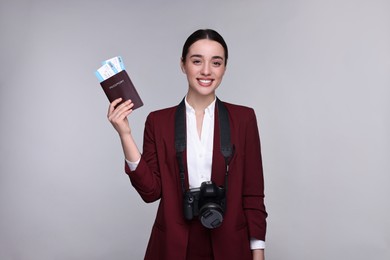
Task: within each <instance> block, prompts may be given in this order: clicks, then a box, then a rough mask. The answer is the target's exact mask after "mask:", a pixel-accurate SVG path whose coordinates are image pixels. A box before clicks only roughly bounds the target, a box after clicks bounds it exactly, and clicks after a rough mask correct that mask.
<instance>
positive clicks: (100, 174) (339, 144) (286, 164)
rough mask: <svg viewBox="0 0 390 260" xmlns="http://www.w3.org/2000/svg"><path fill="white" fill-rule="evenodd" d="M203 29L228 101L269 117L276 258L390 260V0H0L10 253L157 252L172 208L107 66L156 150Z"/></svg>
mask: <svg viewBox="0 0 390 260" xmlns="http://www.w3.org/2000/svg"><path fill="white" fill-rule="evenodd" d="M198 28H214V29H216V30H218V31H219V32H220V33H221V34H222V35H223V36H224V37H225V40H226V41H227V43H228V46H229V48H230V54H231V56H230V60H229V64H228V69H227V72H226V76H225V79H224V82H223V84H222V85H221V86H220V89H219V90H218V95H219V97H220V98H221V99H223V100H226V101H229V102H233V103H238V104H245V105H248V106H251V107H253V108H254V109H255V110H256V113H257V116H258V121H259V128H260V133H261V140H262V151H263V160H264V170H265V182H266V203H267V210H268V212H269V219H268V223H269V228H268V234H267V242H266V243H267V249H266V256H267V259H271V260H280V259H288V260H302V259H310V260H311V259H316V260H322V259H323V260H325V259H340V260H345V259H355V260H359V259H362V260H363V259H364V260H366V259H375V260H385V259H390V205H389V197H390V189H389V184H390V175H389V173H390V163H389V162H390V160H389V155H390V148H389V147H390V142H389V133H390V105H389V104H390V102H389V97H390V73H389V72H390V2H389V1H388V0H382V1H381V0H366V1H364V0H354V1H353V0H338V1H336V0H327V1H325V0H317V1H310V0H300V1H298V0H296V1H292V0H263V1H232V0H230V1H227V0H224V1H179V0H169V1H167V0H164V1H163V0H161V1H150V0H149V1H101V0H97V1H96V0H95V1H73V0H72V1H70V0H68V1H48V0H47V1H45V0H36V1H28V0H13V1H4V0H3V1H1V3H0V37H1V40H0V47H1V48H0V55H1V56H0V86H1V88H0V116H1V126H0V130H1V134H0V142H1V145H0V160H1V161H0V172H1V174H0V259H2V260H11V259H12V260H19V259H20V260H25V259H28V260H46V259H47V260H52V259H59V260H61V259H64V260H70V259H142V258H143V254H144V251H145V247H146V244H147V240H148V238H149V233H150V229H151V225H152V223H153V220H154V217H155V212H156V206H157V203H154V204H149V205H147V204H145V203H143V202H142V200H141V199H140V197H139V196H138V194H137V193H136V192H135V191H134V189H133V188H132V187H131V185H130V184H129V181H128V178H127V176H126V175H125V174H124V173H123V155H122V151H121V148H120V143H119V139H118V137H117V134H116V132H115V131H114V130H113V128H112V127H111V125H110V124H109V122H108V121H107V119H106V113H107V108H108V102H107V99H106V97H105V95H104V94H103V91H102V90H101V89H100V86H99V84H98V81H97V80H96V78H95V76H94V74H93V72H94V71H95V69H97V68H98V67H99V66H100V62H101V61H102V60H105V59H107V58H111V57H113V56H116V55H121V56H122V57H123V58H124V61H125V64H126V66H127V70H128V72H129V74H130V76H131V78H132V80H133V82H134V84H135V85H136V87H137V89H138V91H139V93H140V95H141V96H142V98H143V100H144V102H145V106H144V107H143V108H141V109H139V110H138V111H136V112H135V113H134V114H133V115H132V116H131V117H130V121H131V125H132V129H133V132H134V135H135V137H136V139H137V142H138V144H139V146H140V147H141V146H142V134H143V127H144V121H145V118H146V116H147V114H148V113H149V112H150V111H152V110H155V109H158V108H162V107H167V106H171V105H174V104H177V103H178V102H179V100H180V99H181V98H182V97H183V96H184V94H185V92H186V89H187V84H186V78H185V76H184V75H183V74H182V72H181V71H180V68H179V58H180V54H181V48H182V45H183V43H184V40H185V39H186V37H187V36H188V35H189V34H190V33H192V32H193V31H194V30H196V29H198Z"/></svg>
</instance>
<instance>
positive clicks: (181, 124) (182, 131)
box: [175, 98, 233, 194]
mask: <svg viewBox="0 0 390 260" xmlns="http://www.w3.org/2000/svg"><path fill="white" fill-rule="evenodd" d="M216 105H217V115H218V123H219V132H220V146H221V153H222V155H223V157H224V158H225V169H226V171H225V190H226V191H227V187H228V174H229V163H230V158H231V156H232V154H233V148H232V145H231V142H230V124H229V114H228V111H227V109H226V107H225V105H224V104H223V103H222V101H220V100H219V99H218V98H216ZM186 134H187V130H186V106H185V101H184V99H183V100H182V101H181V102H180V104H179V106H178V107H177V110H176V115H175V148H176V158H177V162H178V164H179V170H180V180H181V187H182V190H183V194H184V193H185V184H184V183H185V166H184V162H183V154H184V151H185V149H186V144H187V139H186V136H187V135H186Z"/></svg>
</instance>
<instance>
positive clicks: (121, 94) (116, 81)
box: [100, 70, 144, 110]
mask: <svg viewBox="0 0 390 260" xmlns="http://www.w3.org/2000/svg"><path fill="white" fill-rule="evenodd" d="M100 85H101V86H102V88H103V91H104V93H105V94H106V96H107V98H108V100H109V101H110V103H111V102H112V101H114V100H115V99H117V98H122V101H121V102H120V103H119V104H118V105H120V104H122V103H123V102H125V101H126V100H129V99H131V101H132V102H133V103H134V106H133V108H132V109H133V110H135V109H137V108H139V107H142V106H143V105H144V103H143V102H142V100H141V97H140V96H139V95H138V92H137V90H136V88H135V87H134V85H133V82H131V79H130V77H129V75H128V74H127V72H126V70H122V71H120V72H118V73H117V74H115V75H113V76H111V77H109V78H108V79H106V80H103V81H102V82H100ZM118 105H117V106H118Z"/></svg>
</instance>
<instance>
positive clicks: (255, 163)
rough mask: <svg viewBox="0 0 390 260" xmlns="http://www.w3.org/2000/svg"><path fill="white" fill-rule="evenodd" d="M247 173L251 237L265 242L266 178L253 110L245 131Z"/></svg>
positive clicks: (245, 194)
mask: <svg viewBox="0 0 390 260" xmlns="http://www.w3.org/2000/svg"><path fill="white" fill-rule="evenodd" d="M244 161H245V167H244V169H245V173H244V187H243V208H244V212H245V216H246V219H247V223H248V228H249V236H250V237H251V238H255V239H258V240H263V241H265V234H266V226H267V223H266V218H267V212H266V209H265V205H264V177H263V166H262V158H261V149H260V136H259V131H258V127H257V120H256V115H255V112H254V111H253V109H251V113H250V116H249V120H248V123H247V125H246V129H245V159H244Z"/></svg>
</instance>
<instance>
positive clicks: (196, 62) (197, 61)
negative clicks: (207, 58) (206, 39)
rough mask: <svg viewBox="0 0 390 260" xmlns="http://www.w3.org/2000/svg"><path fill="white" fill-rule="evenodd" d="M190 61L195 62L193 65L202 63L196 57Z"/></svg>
mask: <svg viewBox="0 0 390 260" xmlns="http://www.w3.org/2000/svg"><path fill="white" fill-rule="evenodd" d="M192 63H193V64H195V65H199V64H201V63H202V61H201V60H198V59H194V60H192Z"/></svg>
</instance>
